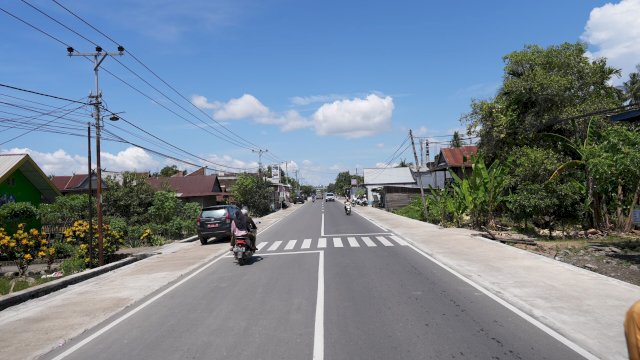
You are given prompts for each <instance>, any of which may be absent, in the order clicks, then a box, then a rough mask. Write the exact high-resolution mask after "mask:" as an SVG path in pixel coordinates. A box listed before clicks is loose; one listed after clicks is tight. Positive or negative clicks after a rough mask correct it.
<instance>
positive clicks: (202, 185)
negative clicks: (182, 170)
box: [145, 175, 225, 207]
mask: <svg viewBox="0 0 640 360" xmlns="http://www.w3.org/2000/svg"><path fill="white" fill-rule="evenodd" d="M145 181H147V182H148V183H149V185H151V187H153V188H154V189H155V190H156V191H158V190H163V189H170V190H171V191H174V192H175V193H176V196H177V197H178V198H179V199H181V200H184V201H186V202H197V203H199V204H200V206H201V207H205V206H210V205H216V204H218V203H220V202H222V201H224V195H225V194H224V193H223V192H222V188H221V186H220V181H219V180H218V177H217V176H216V175H193V176H191V175H189V176H178V177H175V176H172V177H150V178H146V179H145Z"/></svg>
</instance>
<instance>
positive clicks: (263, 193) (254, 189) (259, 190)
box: [231, 174, 273, 216]
mask: <svg viewBox="0 0 640 360" xmlns="http://www.w3.org/2000/svg"><path fill="white" fill-rule="evenodd" d="M231 195H232V196H233V198H234V199H235V201H236V202H237V203H238V204H240V205H242V206H246V207H248V208H249V212H250V213H251V214H253V215H256V216H263V215H266V214H268V213H270V212H271V201H272V196H273V191H272V190H271V186H270V185H269V183H268V182H266V181H264V180H262V179H259V178H257V177H255V176H252V175H247V174H243V175H239V176H238V180H237V181H236V183H235V185H234V186H233V189H232V190H231Z"/></svg>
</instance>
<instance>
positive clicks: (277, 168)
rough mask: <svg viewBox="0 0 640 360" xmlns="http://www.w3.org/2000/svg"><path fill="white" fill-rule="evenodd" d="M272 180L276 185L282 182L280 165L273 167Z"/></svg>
mask: <svg viewBox="0 0 640 360" xmlns="http://www.w3.org/2000/svg"><path fill="white" fill-rule="evenodd" d="M271 180H272V181H273V182H274V183H279V182H280V164H275V165H271Z"/></svg>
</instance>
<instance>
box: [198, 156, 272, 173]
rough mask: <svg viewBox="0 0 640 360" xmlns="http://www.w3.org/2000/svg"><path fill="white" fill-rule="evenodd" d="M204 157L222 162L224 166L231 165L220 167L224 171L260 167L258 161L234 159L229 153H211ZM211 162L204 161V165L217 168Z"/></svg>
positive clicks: (250, 169)
mask: <svg viewBox="0 0 640 360" xmlns="http://www.w3.org/2000/svg"><path fill="white" fill-rule="evenodd" d="M204 158H205V159H207V160H209V161H210V162H211V163H213V164H220V165H223V166H228V167H230V168H224V167H220V168H219V170H223V171H228V172H239V171H242V170H243V169H246V170H247V171H254V170H257V169H258V162H257V161H243V160H239V159H234V158H233V157H231V156H229V155H216V154H210V155H206V156H204ZM211 163H206V162H203V163H202V165H203V166H208V167H212V168H216V165H213V164H211ZM265 165H266V164H262V166H265Z"/></svg>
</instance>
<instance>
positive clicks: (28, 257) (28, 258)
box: [24, 254, 33, 261]
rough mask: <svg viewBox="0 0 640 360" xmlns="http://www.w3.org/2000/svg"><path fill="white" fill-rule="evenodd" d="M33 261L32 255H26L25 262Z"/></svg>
mask: <svg viewBox="0 0 640 360" xmlns="http://www.w3.org/2000/svg"><path fill="white" fill-rule="evenodd" d="M31 259H33V258H32V257H31V254H25V255H24V260H25V261H30V260H31Z"/></svg>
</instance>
